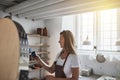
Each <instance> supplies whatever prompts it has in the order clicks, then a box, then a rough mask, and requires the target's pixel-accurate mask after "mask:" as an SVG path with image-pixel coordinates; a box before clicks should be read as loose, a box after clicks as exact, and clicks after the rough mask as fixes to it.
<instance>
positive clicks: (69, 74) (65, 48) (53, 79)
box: [36, 30, 79, 80]
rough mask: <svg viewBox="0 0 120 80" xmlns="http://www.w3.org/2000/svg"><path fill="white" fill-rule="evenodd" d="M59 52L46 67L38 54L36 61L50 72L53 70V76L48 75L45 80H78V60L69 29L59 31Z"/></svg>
mask: <svg viewBox="0 0 120 80" xmlns="http://www.w3.org/2000/svg"><path fill="white" fill-rule="evenodd" d="M59 43H60V46H61V48H62V50H61V52H60V54H58V56H57V57H56V60H55V62H54V63H53V64H52V66H51V67H48V66H47V65H46V64H45V63H44V61H42V59H41V58H40V57H39V56H38V57H37V58H36V60H37V62H38V63H39V64H40V65H41V66H42V67H43V68H44V69H46V70H47V71H49V72H50V73H54V72H55V76H52V75H48V76H46V80H78V77H79V62H78V57H77V55H76V52H75V41H74V37H73V34H72V33H71V32H70V31H69V30H64V31H62V32H61V33H60V40H59Z"/></svg>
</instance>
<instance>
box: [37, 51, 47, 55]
mask: <svg viewBox="0 0 120 80" xmlns="http://www.w3.org/2000/svg"><path fill="white" fill-rule="evenodd" d="M36 53H37V54H48V53H49V52H47V51H38V52H36Z"/></svg>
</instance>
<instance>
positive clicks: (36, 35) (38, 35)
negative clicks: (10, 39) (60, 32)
mask: <svg viewBox="0 0 120 80" xmlns="http://www.w3.org/2000/svg"><path fill="white" fill-rule="evenodd" d="M27 35H28V36H31V37H41V38H49V36H41V35H40V34H30V33H28V34H27Z"/></svg>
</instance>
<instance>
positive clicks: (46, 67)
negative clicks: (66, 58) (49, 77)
mask: <svg viewBox="0 0 120 80" xmlns="http://www.w3.org/2000/svg"><path fill="white" fill-rule="evenodd" d="M35 60H36V61H37V63H38V64H40V65H41V66H42V67H43V68H44V69H46V70H47V71H48V72H50V73H53V72H54V71H55V63H53V64H52V66H51V67H49V66H48V65H47V64H46V63H45V62H44V61H43V60H42V59H41V58H40V57H39V56H38V55H37V57H36V58H35Z"/></svg>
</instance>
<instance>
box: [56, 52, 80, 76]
mask: <svg viewBox="0 0 120 80" xmlns="http://www.w3.org/2000/svg"><path fill="white" fill-rule="evenodd" d="M58 56H59V54H58V55H57V56H56V60H55V61H56V64H57V65H60V66H62V65H63V63H64V61H65V59H61V57H59V58H58ZM77 67H79V61H78V56H77V55H76V54H69V56H68V58H67V61H66V63H65V66H64V70H63V71H64V73H65V75H66V77H67V78H71V77H72V71H71V68H77Z"/></svg>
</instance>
